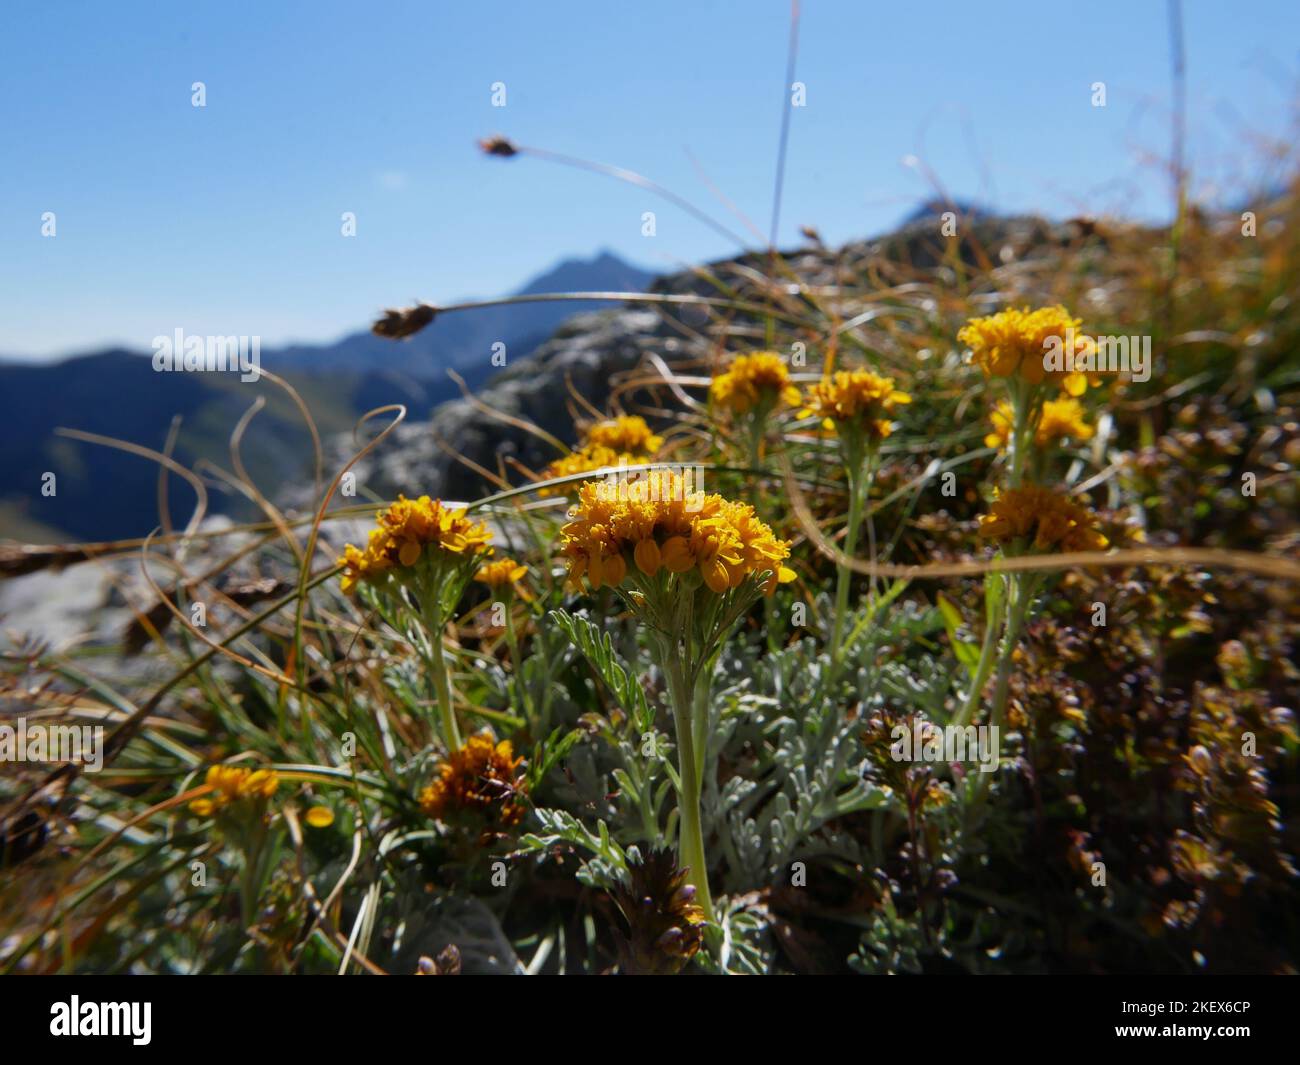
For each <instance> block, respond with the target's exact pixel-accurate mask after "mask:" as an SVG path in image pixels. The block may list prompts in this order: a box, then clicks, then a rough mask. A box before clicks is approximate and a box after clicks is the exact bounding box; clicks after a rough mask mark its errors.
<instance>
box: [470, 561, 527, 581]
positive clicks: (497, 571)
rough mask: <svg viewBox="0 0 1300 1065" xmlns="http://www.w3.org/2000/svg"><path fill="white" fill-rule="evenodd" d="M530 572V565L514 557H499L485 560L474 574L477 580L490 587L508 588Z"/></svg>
mask: <svg viewBox="0 0 1300 1065" xmlns="http://www.w3.org/2000/svg"><path fill="white" fill-rule="evenodd" d="M527 572H528V567H527V566H524V565H521V564H520V563H518V562H516V561H515V560H514V559H513V558H498V559H494V560H493V561H491V562H485V563H483V565H482V566H480V567H479V571H478V572H477V573H476V574H474V579H475V580H476V581H482V582H483V583H484V584H486V585H487V586H488V587H489V588H508V587H510V586H511V585H512V584H514V583H515V581H517V580H519V579H520V578H522V577H523V576H524V575H525V574H526V573H527Z"/></svg>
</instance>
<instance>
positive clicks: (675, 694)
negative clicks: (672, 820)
mask: <svg viewBox="0 0 1300 1065" xmlns="http://www.w3.org/2000/svg"><path fill="white" fill-rule="evenodd" d="M665 658H666V661H665V662H664V673H665V676H666V677H667V680H668V694H669V697H670V698H671V700H672V704H673V725H674V728H675V729H676V732H677V772H678V776H679V777H680V779H681V784H682V786H681V793H680V794H679V795H678V797H677V799H678V802H677V807H678V810H679V812H680V815H681V816H680V825H679V828H678V833H679V839H678V856H679V857H678V860H679V863H680V864H681V865H682V867H683V868H685V869H687V870H688V872H687V881H688V882H689V883H690V884H691V885H692V886H693V887H694V888H695V901H696V902H697V903H698V904H699V906H700V908H701V909H702V910H703V911H704V916H705V918H706V919H707V920H709V921H710V922H712V921H713V898H712V896H711V895H710V894H709V865H708V861H707V860H706V858H705V856H704V831H703V826H702V823H701V818H700V783H701V781H700V778H701V773H700V763H699V761H698V756H697V754H696V751H695V748H696V742H695V729H694V727H693V726H694V722H693V720H692V718H693V717H694V716H695V715H694V703H695V693H694V691H693V685H691V684H690V683H689V682H688V680H687V678H686V671H685V669H684V668H683V666H682V661H681V657H680V655H679V654H678V653H677V651H676V649H675V648H673V649H670V650H669V651H668V653H667V654H666V655H665Z"/></svg>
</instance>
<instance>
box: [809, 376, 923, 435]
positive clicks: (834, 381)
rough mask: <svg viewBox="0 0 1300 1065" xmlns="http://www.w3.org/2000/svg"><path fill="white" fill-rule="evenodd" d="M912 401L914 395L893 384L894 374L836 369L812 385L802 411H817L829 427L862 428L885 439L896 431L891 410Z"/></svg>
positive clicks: (824, 426) (829, 428) (811, 413)
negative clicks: (901, 390)
mask: <svg viewBox="0 0 1300 1065" xmlns="http://www.w3.org/2000/svg"><path fill="white" fill-rule="evenodd" d="M911 402H912V397H911V396H909V395H908V394H907V393H906V392H900V391H899V390H898V389H896V388H895V387H894V379H893V378H892V377H882V376H880V375H879V374H876V373H872V372H871V371H870V370H837V371H836V372H835V373H833V374H828V375H827V376H826V377H823V378H822V379H821V380H820V381H818V382H817V383H816V384H815V385H813V386H812V388H811V389H809V392H808V408H807V409H806V410H804V411H802V412H800V413H801V416H803V417H807V416H809V415H814V414H815V415H817V416H818V417H819V418H821V419H822V426H823V428H825V429H828V430H833V431H836V432H846V431H849V432H855V431H860V432H864V433H865V434H866V435H867V436H868V437H869V438H870V439H872V440H883V439H885V437H887V436H889V434H890V433H891V432H893V428H894V427H893V423H892V422H891V421H890V420H889V415H890V413H891V412H892V411H893V410H894V408H895V407H899V406H904V405H906V404H908V403H911Z"/></svg>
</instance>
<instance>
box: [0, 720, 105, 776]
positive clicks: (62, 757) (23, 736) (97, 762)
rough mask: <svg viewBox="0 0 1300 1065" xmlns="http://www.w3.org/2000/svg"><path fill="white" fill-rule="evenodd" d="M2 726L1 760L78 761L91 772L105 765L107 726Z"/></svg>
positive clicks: (23, 723)
mask: <svg viewBox="0 0 1300 1065" xmlns="http://www.w3.org/2000/svg"><path fill="white" fill-rule="evenodd" d="M17 722H18V723H17V724H16V725H0V763H3V762H77V763H80V764H81V765H82V766H83V767H85V770H86V772H87V773H98V772H99V771H100V770H101V769H103V768H104V726H103V725H42V724H40V723H39V722H38V723H35V724H30V725H29V724H28V723H27V718H25V717H20V718H18V719H17Z"/></svg>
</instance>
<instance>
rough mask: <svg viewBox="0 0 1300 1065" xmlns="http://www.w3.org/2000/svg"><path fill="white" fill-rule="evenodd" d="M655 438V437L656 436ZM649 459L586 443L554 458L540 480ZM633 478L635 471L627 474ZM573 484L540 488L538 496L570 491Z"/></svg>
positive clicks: (638, 462) (632, 464)
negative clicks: (584, 445)
mask: <svg viewBox="0 0 1300 1065" xmlns="http://www.w3.org/2000/svg"><path fill="white" fill-rule="evenodd" d="M656 439H657V438H656ZM649 461H651V456H649V455H638V454H636V453H634V452H630V451H615V450H614V449H613V448H611V447H606V446H605V445H604V444H588V445H587V446H586V447H582V448H579V449H578V450H577V451H573V452H570V453H569V454H567V455H565V456H563V457H562V458H558V459H556V460H555V461H554V462H552V463H551V464H550V465H549V466H547V467H546V469H544V470H543V471H542V480H544V481H549V480H552V479H554V478H557V477H571V476H572V475H573V474H575V473H595V472H596V471H597V470H604V469H618V468H619V467H622V466H639V465H642V464H643V463H646V462H649ZM627 476H628V477H631V478H634V479H635V477H636V476H637V475H636V474H635V473H630V474H627ZM573 489H574V485H572V484H568V485H560V486H558V487H555V488H542V489H540V490H539V491H538V493H537V494H538V495H539V496H550V495H563V494H565V493H566V492H571V491H573Z"/></svg>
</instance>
